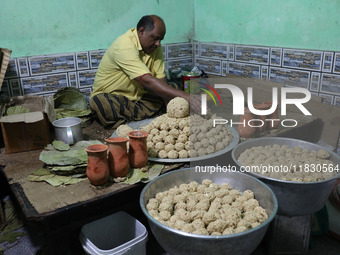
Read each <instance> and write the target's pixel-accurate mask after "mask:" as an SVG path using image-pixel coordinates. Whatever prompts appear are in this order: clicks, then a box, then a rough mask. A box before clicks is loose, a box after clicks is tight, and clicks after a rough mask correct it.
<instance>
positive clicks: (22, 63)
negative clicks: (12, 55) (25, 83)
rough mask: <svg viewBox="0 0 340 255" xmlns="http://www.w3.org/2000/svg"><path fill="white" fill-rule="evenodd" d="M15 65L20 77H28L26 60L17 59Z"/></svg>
mask: <svg viewBox="0 0 340 255" xmlns="http://www.w3.org/2000/svg"><path fill="white" fill-rule="evenodd" d="M17 64H18V70H19V76H20V77H26V76H29V75H30V72H29V68H28V60H27V58H18V59H17Z"/></svg>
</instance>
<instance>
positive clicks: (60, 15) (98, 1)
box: [0, 0, 194, 57]
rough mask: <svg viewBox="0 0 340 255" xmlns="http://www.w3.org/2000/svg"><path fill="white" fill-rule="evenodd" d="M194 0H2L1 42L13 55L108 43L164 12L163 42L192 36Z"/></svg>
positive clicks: (31, 54) (52, 51)
mask: <svg viewBox="0 0 340 255" xmlns="http://www.w3.org/2000/svg"><path fill="white" fill-rule="evenodd" d="M193 3H194V0H185V1H181V0H144V1H140V0H71V1H69V0H57V1H55V0H53V1H52V0H30V1H26V0H11V1H1V4H0V9H1V13H0V47H2V48H9V49H11V50H12V51H13V52H12V55H11V56H12V57H24V56H34V55H43V54H53V53H65V52H76V51H87V50H96V49H106V48H108V47H109V46H110V45H111V43H112V42H113V41H114V40H115V39H116V37H117V36H119V35H120V34H122V33H124V32H125V31H126V30H128V29H129V28H131V27H135V26H136V24H137V22H138V20H139V19H140V18H141V17H142V16H143V15H146V14H157V15H159V16H161V17H162V18H163V19H164V21H165V23H166V26H167V33H166V36H165V39H164V41H163V42H164V43H173V42H186V41H188V40H189V38H192V36H193V35H192V31H193V27H192V26H193V24H194V22H193V19H194V16H193V15H194V13H193V11H194V8H193V6H194V4H193Z"/></svg>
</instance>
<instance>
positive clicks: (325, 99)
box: [319, 93, 334, 105]
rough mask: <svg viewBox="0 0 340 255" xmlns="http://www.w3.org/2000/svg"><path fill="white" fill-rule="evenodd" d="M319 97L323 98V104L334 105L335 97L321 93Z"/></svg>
mask: <svg viewBox="0 0 340 255" xmlns="http://www.w3.org/2000/svg"><path fill="white" fill-rule="evenodd" d="M319 97H321V98H322V103H324V104H330V105H332V104H333V101H334V96H332V95H328V94H322V93H319Z"/></svg>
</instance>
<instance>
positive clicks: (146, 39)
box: [138, 20, 165, 54]
mask: <svg viewBox="0 0 340 255" xmlns="http://www.w3.org/2000/svg"><path fill="white" fill-rule="evenodd" d="M164 35H165V26H164V24H163V22H161V21H158V20H155V27H154V28H153V29H152V30H151V31H149V32H148V31H146V30H145V29H144V27H141V28H140V29H139V31H138V36H139V41H140V43H141V45H142V48H143V50H144V52H145V53H146V54H150V53H152V52H153V51H154V50H155V49H157V47H158V46H160V45H161V41H162V40H163V38H164Z"/></svg>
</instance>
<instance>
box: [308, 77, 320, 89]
mask: <svg viewBox="0 0 340 255" xmlns="http://www.w3.org/2000/svg"><path fill="white" fill-rule="evenodd" d="M320 78H321V74H320V73H317V72H312V75H311V78H310V85H309V90H310V91H315V92H319V90H320V80H321V79H320Z"/></svg>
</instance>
